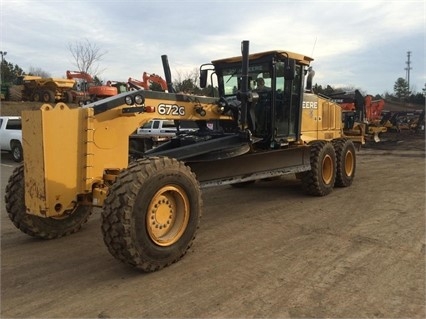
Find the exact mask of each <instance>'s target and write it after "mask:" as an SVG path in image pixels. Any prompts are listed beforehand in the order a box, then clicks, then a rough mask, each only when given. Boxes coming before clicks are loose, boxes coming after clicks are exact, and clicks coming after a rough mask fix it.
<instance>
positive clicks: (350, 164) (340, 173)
mask: <svg viewBox="0 0 426 319" xmlns="http://www.w3.org/2000/svg"><path fill="white" fill-rule="evenodd" d="M333 145H334V149H335V151H336V164H337V165H336V166H337V172H336V182H335V185H336V186H338V187H348V186H351V185H352V181H353V180H354V177H355V170H356V154H355V146H354V143H353V142H352V141H351V140H348V139H339V140H336V141H334V142H333Z"/></svg>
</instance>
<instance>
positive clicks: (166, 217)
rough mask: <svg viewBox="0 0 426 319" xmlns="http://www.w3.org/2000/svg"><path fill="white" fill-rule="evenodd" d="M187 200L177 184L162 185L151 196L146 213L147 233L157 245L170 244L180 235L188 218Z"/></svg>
mask: <svg viewBox="0 0 426 319" xmlns="http://www.w3.org/2000/svg"><path fill="white" fill-rule="evenodd" d="M189 207H190V206H189V200H188V197H187V196H186V194H185V192H184V191H183V189H182V188H180V187H179V186H171V185H168V186H165V187H162V188H161V189H160V190H159V191H157V193H155V195H154V196H153V198H152V200H151V202H150V204H149V206H148V213H147V215H146V224H147V229H148V234H149V236H150V238H151V240H152V241H153V242H154V243H155V244H157V245H159V246H170V245H172V244H174V243H175V242H176V241H178V240H179V238H180V237H182V235H183V233H184V232H185V230H186V227H187V225H188V220H189Z"/></svg>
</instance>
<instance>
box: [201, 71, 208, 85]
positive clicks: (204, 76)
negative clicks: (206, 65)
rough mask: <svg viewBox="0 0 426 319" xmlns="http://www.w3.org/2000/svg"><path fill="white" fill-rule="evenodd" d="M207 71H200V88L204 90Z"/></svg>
mask: <svg viewBox="0 0 426 319" xmlns="http://www.w3.org/2000/svg"><path fill="white" fill-rule="evenodd" d="M207 76H208V70H200V88H202V89H204V88H205V87H206V86H207Z"/></svg>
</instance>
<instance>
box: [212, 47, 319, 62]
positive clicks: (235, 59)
mask: <svg viewBox="0 0 426 319" xmlns="http://www.w3.org/2000/svg"><path fill="white" fill-rule="evenodd" d="M268 55H276V56H277V57H280V58H283V59H287V58H290V59H294V60H296V61H298V62H299V63H300V64H304V65H309V64H310V62H311V61H313V60H314V59H313V58H311V57H308V56H306V55H303V54H299V53H294V52H290V51H283V50H273V51H265V52H259V53H253V54H250V55H249V59H250V60H255V59H259V58H262V57H265V56H268ZM241 60H242V56H241V55H240V56H236V57H232V58H226V59H220V60H214V61H212V63H213V64H217V63H234V62H239V61H241Z"/></svg>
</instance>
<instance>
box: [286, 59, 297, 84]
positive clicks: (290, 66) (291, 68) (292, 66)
mask: <svg viewBox="0 0 426 319" xmlns="http://www.w3.org/2000/svg"><path fill="white" fill-rule="evenodd" d="M295 70H296V61H295V60H293V59H287V61H286V62H285V66H284V79H286V80H287V81H291V80H294V73H295Z"/></svg>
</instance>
